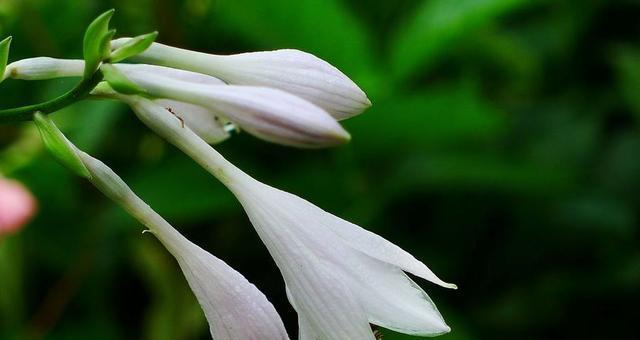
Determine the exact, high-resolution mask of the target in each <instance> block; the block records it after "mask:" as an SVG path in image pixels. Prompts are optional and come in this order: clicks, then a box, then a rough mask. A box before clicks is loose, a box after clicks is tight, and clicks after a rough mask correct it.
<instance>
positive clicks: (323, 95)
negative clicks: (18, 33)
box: [112, 38, 371, 119]
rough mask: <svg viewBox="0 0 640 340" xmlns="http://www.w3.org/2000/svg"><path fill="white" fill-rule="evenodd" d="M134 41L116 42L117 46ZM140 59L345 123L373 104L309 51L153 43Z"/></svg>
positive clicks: (352, 84)
mask: <svg viewBox="0 0 640 340" xmlns="http://www.w3.org/2000/svg"><path fill="white" fill-rule="evenodd" d="M129 39H130V38H121V39H117V40H114V41H112V47H113V48H116V47H118V46H120V45H123V44H125V43H126V42H127V41H129ZM135 59H136V60H139V61H142V62H145V63H151V64H157V65H164V66H169V67H175V68H180V69H184V70H189V71H194V72H199V73H204V74H209V75H212V76H215V77H218V78H221V79H223V80H224V81H226V82H227V83H229V84H236V85H250V86H265V87H272V88H277V89H280V90H283V91H286V92H289V93H292V94H294V95H296V96H299V97H302V98H304V99H306V100H308V101H310V102H312V103H314V104H316V105H318V106H319V107H321V108H323V109H324V110H326V111H327V112H329V113H330V114H331V115H333V116H334V117H335V118H336V119H345V118H349V117H352V116H354V115H357V114H359V113H361V112H362V111H363V110H365V109H366V108H368V107H369V106H371V102H370V101H369V99H368V98H367V96H366V94H365V93H364V92H363V91H362V90H361V89H360V88H359V87H358V86H357V85H356V84H355V83H354V82H353V81H352V80H351V79H349V77H347V76H346V75H344V73H342V72H340V70H338V69H337V68H335V67H333V66H332V65H331V64H329V63H327V62H326V61H324V60H322V59H320V58H318V57H316V56H314V55H312V54H309V53H306V52H302V51H298V50H291V49H283V50H275V51H264V52H252V53H242V54H234V55H228V56H220V55H213V54H206V53H201V52H195V51H189V50H185V49H180V48H176V47H171V46H167V45H163V44H159V43H153V44H152V45H151V46H150V47H149V48H148V49H147V50H146V51H145V52H143V53H142V54H139V55H138V56H136V57H135Z"/></svg>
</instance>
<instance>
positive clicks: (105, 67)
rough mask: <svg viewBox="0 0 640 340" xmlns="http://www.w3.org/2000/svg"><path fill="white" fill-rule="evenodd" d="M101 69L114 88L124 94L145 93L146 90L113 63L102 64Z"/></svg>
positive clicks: (105, 78)
mask: <svg viewBox="0 0 640 340" xmlns="http://www.w3.org/2000/svg"><path fill="white" fill-rule="evenodd" d="M100 71H102V74H103V75H104V80H106V81H107V83H109V85H110V86H111V88H112V89H114V90H115V91H117V92H120V93H123V94H144V93H145V90H144V89H143V88H141V87H140V86H138V84H136V83H134V82H132V81H131V80H129V78H127V76H125V75H124V74H123V73H122V72H120V70H118V69H117V68H116V67H115V66H113V65H111V64H102V66H101V67H100Z"/></svg>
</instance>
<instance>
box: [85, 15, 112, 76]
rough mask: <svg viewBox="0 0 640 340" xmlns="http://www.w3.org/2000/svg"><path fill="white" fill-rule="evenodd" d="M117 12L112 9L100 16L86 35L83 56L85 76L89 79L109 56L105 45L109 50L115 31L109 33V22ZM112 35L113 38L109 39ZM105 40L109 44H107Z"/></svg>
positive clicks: (89, 27)
mask: <svg viewBox="0 0 640 340" xmlns="http://www.w3.org/2000/svg"><path fill="white" fill-rule="evenodd" d="M114 12H115V10H114V9H110V10H108V11H106V12H104V13H102V14H100V15H99V16H98V17H97V18H96V19H95V20H93V22H91V24H89V26H88V27H87V30H86V31H85V34H84V39H83V54H84V60H85V69H84V76H85V77H89V76H90V75H92V74H93V72H95V71H96V69H97V68H98V66H99V65H100V62H102V59H103V58H104V57H105V54H106V55H108V51H107V52H106V53H105V52H104V49H105V45H106V49H109V44H108V42H110V41H111V38H112V37H113V34H115V31H113V32H112V31H109V22H110V21H111V17H112V16H113V13H114ZM109 35H111V37H109ZM105 40H106V41H107V42H105Z"/></svg>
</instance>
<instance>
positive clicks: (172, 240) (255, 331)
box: [77, 151, 289, 340]
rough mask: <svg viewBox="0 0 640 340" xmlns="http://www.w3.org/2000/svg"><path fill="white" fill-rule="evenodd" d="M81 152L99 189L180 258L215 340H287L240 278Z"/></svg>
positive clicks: (264, 305)
mask: <svg viewBox="0 0 640 340" xmlns="http://www.w3.org/2000/svg"><path fill="white" fill-rule="evenodd" d="M77 154H78V156H79V157H80V159H81V160H82V162H83V164H84V165H85V167H86V168H87V170H88V171H89V173H90V175H91V178H90V180H91V181H92V182H93V183H94V184H95V185H96V187H98V188H99V189H100V190H101V191H102V192H104V193H105V195H107V196H108V197H110V198H111V199H113V200H114V201H116V202H117V203H119V204H120V205H122V207H123V208H125V209H126V210H127V211H128V212H129V213H130V214H131V215H133V216H134V217H136V218H137V219H138V220H139V221H140V222H142V223H143V224H145V225H146V226H147V227H148V228H149V230H150V231H151V232H152V233H153V234H154V235H156V237H158V239H159V240H160V241H161V242H162V243H163V244H164V246H165V247H166V248H167V250H169V252H170V253H171V254H172V255H173V256H174V257H175V258H176V260H177V261H178V264H179V265H180V268H181V269H182V271H183V273H184V275H185V277H186V279H187V281H188V283H189V286H190V287H191V289H192V290H193V292H194V294H195V295H196V297H197V299H198V302H199V303H200V305H201V306H202V309H203V310H204V313H205V316H206V318H207V321H208V322H209V326H210V331H211V336H212V337H213V338H214V339H215V340H237V339H248V340H264V339H274V340H285V339H289V338H288V336H287V332H286V330H285V328H284V324H283V323H282V320H281V319H280V316H279V315H278V313H277V312H276V310H275V308H274V307H273V305H272V304H271V303H270V302H269V301H268V300H267V298H266V297H265V296H264V294H262V292H260V291H259V290H258V288H256V287H255V286H254V285H253V284H251V283H250V282H249V281H247V279H245V278H244V276H242V274H240V273H238V272H237V271H235V270H234V269H233V268H231V267H229V266H228V265H227V264H226V263H224V262H223V261H222V260H220V259H218V258H216V257H215V256H213V255H211V254H210V253H208V252H207V251H205V250H203V249H202V248H200V247H198V246H197V245H195V244H193V243H192V242H190V241H189V240H187V239H186V238H185V237H184V236H182V235H181V234H180V233H179V232H178V231H177V230H175V229H174V228H173V227H172V226H171V225H170V224H169V223H168V222H167V221H165V220H164V219H163V218H162V217H161V216H160V215H158V214H157V213H156V212H155V211H153V210H152V209H151V208H150V207H149V206H148V205H147V204H146V203H144V202H143V201H142V200H141V199H140V198H139V197H137V196H136V195H135V193H133V192H132V191H131V189H129V187H128V186H127V185H126V184H125V183H124V182H123V181H122V179H120V177H118V175H116V174H115V173H114V172H113V171H112V170H111V169H110V168H109V167H107V166H106V165H104V164H103V163H102V162H100V161H99V160H97V159H95V158H93V157H91V156H89V155H87V154H86V153H84V152H81V151H78V152H77Z"/></svg>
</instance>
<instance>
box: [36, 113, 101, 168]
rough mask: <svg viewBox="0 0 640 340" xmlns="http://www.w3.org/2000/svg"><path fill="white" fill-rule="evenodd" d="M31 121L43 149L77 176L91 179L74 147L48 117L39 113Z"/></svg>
mask: <svg viewBox="0 0 640 340" xmlns="http://www.w3.org/2000/svg"><path fill="white" fill-rule="evenodd" d="M33 121H34V123H35V124H36V126H37V127H38V131H40V136H41V137H42V141H43V142H44V145H45V147H46V148H47V149H48V150H49V152H51V154H52V155H53V156H54V157H55V158H56V160H57V161H58V162H60V164H62V165H64V166H66V167H67V168H69V170H71V171H73V172H75V173H76V174H77V175H79V176H82V177H85V178H89V177H91V175H90V174H89V170H87V168H86V167H85V166H84V163H82V160H80V157H79V156H78V154H77V149H76V148H75V146H73V144H71V142H69V140H68V139H67V137H65V136H64V134H62V132H61V131H60V130H59V129H58V127H57V126H56V125H55V124H54V123H53V121H52V120H51V119H50V118H49V117H47V116H46V115H44V114H42V113H40V112H36V114H35V115H34V116H33Z"/></svg>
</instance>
